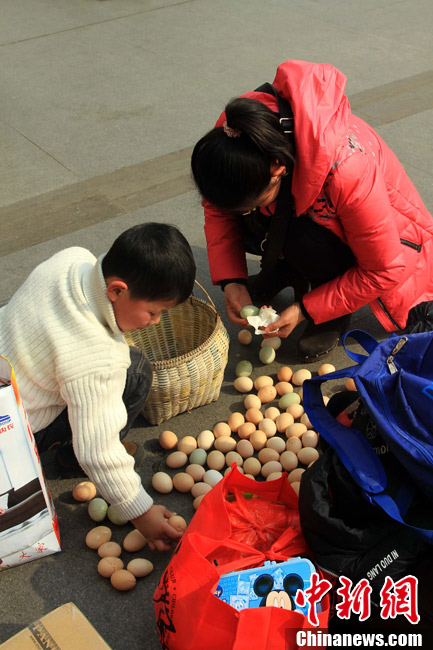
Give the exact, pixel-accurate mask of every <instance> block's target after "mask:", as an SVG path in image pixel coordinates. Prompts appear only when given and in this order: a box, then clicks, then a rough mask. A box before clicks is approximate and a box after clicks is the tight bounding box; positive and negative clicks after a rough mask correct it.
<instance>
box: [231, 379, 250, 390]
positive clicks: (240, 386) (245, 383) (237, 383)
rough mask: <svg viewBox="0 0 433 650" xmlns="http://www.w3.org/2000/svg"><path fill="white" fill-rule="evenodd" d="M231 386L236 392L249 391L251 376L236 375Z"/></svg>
mask: <svg viewBox="0 0 433 650" xmlns="http://www.w3.org/2000/svg"><path fill="white" fill-rule="evenodd" d="M233 387H234V389H235V390H237V391H238V393H249V392H250V390H252V389H253V380H252V379H251V377H236V379H235V380H234V382H233Z"/></svg>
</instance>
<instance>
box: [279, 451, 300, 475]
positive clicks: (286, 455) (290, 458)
mask: <svg viewBox="0 0 433 650" xmlns="http://www.w3.org/2000/svg"><path fill="white" fill-rule="evenodd" d="M280 463H281V465H282V466H283V468H284V469H285V470H286V472H291V471H292V469H295V468H296V467H298V457H297V455H296V454H295V453H293V451H284V452H283V453H282V454H281V456H280Z"/></svg>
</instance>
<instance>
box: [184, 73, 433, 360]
mask: <svg viewBox="0 0 433 650" xmlns="http://www.w3.org/2000/svg"><path fill="white" fill-rule="evenodd" d="M345 83H346V78H345V76H344V75H343V74H342V73H341V72H340V71H339V70H337V69H336V68H334V67H333V66H331V65H328V64H315V63H308V62H305V61H286V62H285V63H283V64H282V65H280V66H279V67H278V69H277V73H276V76H275V80H274V82H273V88H274V90H275V91H276V92H277V93H278V96H279V97H282V98H284V99H285V100H286V101H287V102H288V103H289V106H290V107H291V109H292V111H293V120H282V121H281V122H280V119H279V117H280V116H279V113H278V102H277V98H278V97H276V96H274V95H273V94H271V93H269V92H267V91H265V92H263V91H261V90H259V91H254V92H249V93H247V94H246V95H244V96H243V97H242V98H238V99H235V100H232V101H231V102H230V103H229V104H228V105H227V106H226V109H225V112H224V113H223V114H222V115H221V116H220V118H219V120H218V122H217V124H216V127H215V128H214V129H212V131H210V132H209V133H208V134H207V135H205V136H204V137H203V138H202V139H201V140H200V141H199V142H198V143H197V144H196V146H195V148H194V152H193V155H192V170H193V175H194V179H195V182H196V184H197V187H198V189H199V191H200V193H201V195H202V196H203V205H204V211H205V233H206V239H207V247H208V257H209V265H210V271H211V277H212V281H213V283H214V284H220V285H221V286H222V288H223V289H224V292H225V302H226V309H227V313H228V316H229V317H230V319H231V320H232V321H233V322H234V323H238V324H240V325H245V324H246V321H245V320H244V319H242V318H241V317H240V310H241V308H242V307H243V306H244V305H247V304H251V302H252V298H254V297H256V299H257V301H258V300H259V297H261V298H263V299H264V298H265V297H267V298H268V299H269V297H270V296H271V295H272V294H274V295H275V293H278V291H279V290H280V289H281V288H282V287H283V286H293V287H295V289H296V291H295V302H294V303H293V304H291V305H290V306H289V307H287V309H284V310H283V311H282V312H281V314H280V317H279V320H278V321H276V322H275V323H274V324H273V325H272V326H270V327H268V328H266V330H265V333H269V332H270V331H272V330H275V329H276V328H278V330H279V331H278V335H279V336H283V337H286V336H288V335H289V334H290V333H291V332H292V330H293V329H294V328H295V327H296V326H297V325H298V324H299V323H300V322H301V321H303V320H305V319H308V321H309V323H308V325H307V328H306V329H305V331H304V334H303V336H302V338H301V339H300V341H299V342H298V349H299V351H300V353H301V354H302V356H303V357H304V358H305V359H309V360H314V359H317V358H319V357H320V356H323V355H324V354H326V353H327V352H329V351H330V350H332V349H333V347H335V345H336V344H337V342H338V339H339V336H340V335H341V333H342V331H343V330H344V329H345V328H346V326H347V324H348V319H349V317H350V314H352V313H353V312H355V311H356V310H357V309H359V308H360V307H362V306H363V305H367V304H368V305H370V307H371V309H372V311H373V313H374V314H375V316H376V317H377V318H378V320H379V321H380V323H381V324H382V325H383V326H384V328H385V329H386V330H388V331H390V332H391V331H394V330H401V329H405V328H406V331H423V330H426V329H433V303H429V301H433V218H432V216H431V215H430V213H429V212H428V211H427V209H426V207H425V206H424V204H423V202H422V200H421V198H420V196H419V194H418V192H417V191H416V189H415V187H414V185H413V184H412V182H411V181H410V179H409V178H408V176H407V175H406V173H405V171H404V169H403V167H402V165H401V164H400V162H399V161H398V159H397V158H396V156H395V155H394V153H393V152H392V151H391V150H390V149H389V147H388V146H387V145H386V144H385V142H384V141H383V140H382V139H381V138H380V136H379V135H378V134H377V133H376V132H375V131H374V130H373V129H372V128H371V127H370V126H369V125H368V124H366V123H365V122H364V121H363V120H361V119H359V118H358V117H356V116H355V115H353V114H352V113H351V110H350V106H349V101H348V99H347V97H346V95H345V94H344V90H345ZM288 125H289V126H288ZM285 131H286V133H285ZM287 132H289V133H287ZM290 132H293V133H294V136H293V134H291V133H290ZM277 205H278V206H279V208H278V211H277V212H278V213H279V215H280V216H279V220H280V224H279V226H276V225H275V223H276V221H277V220H276V217H274V219H273V218H272V217H273V215H274V213H275V210H276V206H277ZM281 213H283V215H284V218H283V220H281ZM251 223H254V224H257V223H259V224H260V227H261V228H263V229H264V231H265V232H266V231H268V230H269V236H268V242H267V243H268V245H269V247H270V250H271V246H273V249H274V250H275V251H276V252H275V254H274V259H273V262H272V261H271V264H269V259H268V260H267V263H266V268H264V269H263V272H262V273H261V274H259V277H258V278H257V277H255V278H248V273H247V266H246V258H245V252H246V251H249V252H255V253H259V252H260V250H258V249H256V250H253V249H252V248H251V247H250V246H249V245H248V241H247V238H246V232H247V231H248V226H249V224H251ZM281 224H283V225H282V226H281ZM278 228H279V230H278ZM281 228H283V229H282V230H281ZM273 229H275V232H276V233H277V234H276V235H275V234H272V232H273ZM255 237H256V238H257V234H256V235H255ZM264 239H266V237H264ZM268 258H269V252H268ZM264 289H266V290H267V291H264ZM308 289H310V290H308ZM260 294H261V295H260Z"/></svg>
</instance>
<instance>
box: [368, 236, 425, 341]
mask: <svg viewBox="0 0 433 650" xmlns="http://www.w3.org/2000/svg"><path fill="white" fill-rule="evenodd" d="M400 242H401V243H402V244H403V245H404V246H409V248H413V249H414V250H416V251H417V252H418V253H421V249H422V246H421V244H415V242H413V241H409V239H400ZM377 302H378V303H379V305H380V306H381V307H382V309H383V311H384V312H385V314H386V316H387V317H388V318H389V320H390V321H391V323H392V324H393V325H394V327H395V329H397V330H399V329H401V328H400V325H399V324H398V323H396V322H395V320H394V319H393V317H392V316H391V314H390V313H389V311H388V310H387V308H386V307H385V305H384V304H383V302H382V299H381V298H377Z"/></svg>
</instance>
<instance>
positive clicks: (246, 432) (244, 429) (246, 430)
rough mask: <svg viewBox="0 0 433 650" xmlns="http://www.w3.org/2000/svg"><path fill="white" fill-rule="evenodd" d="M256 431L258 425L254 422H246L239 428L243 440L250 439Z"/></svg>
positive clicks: (239, 434)
mask: <svg viewBox="0 0 433 650" xmlns="http://www.w3.org/2000/svg"><path fill="white" fill-rule="evenodd" d="M254 431H256V425H255V424H254V423H253V422H245V424H241V426H240V427H239V429H238V436H239V438H241V439H243V438H249V437H250V436H251V434H252V433H254Z"/></svg>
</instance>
